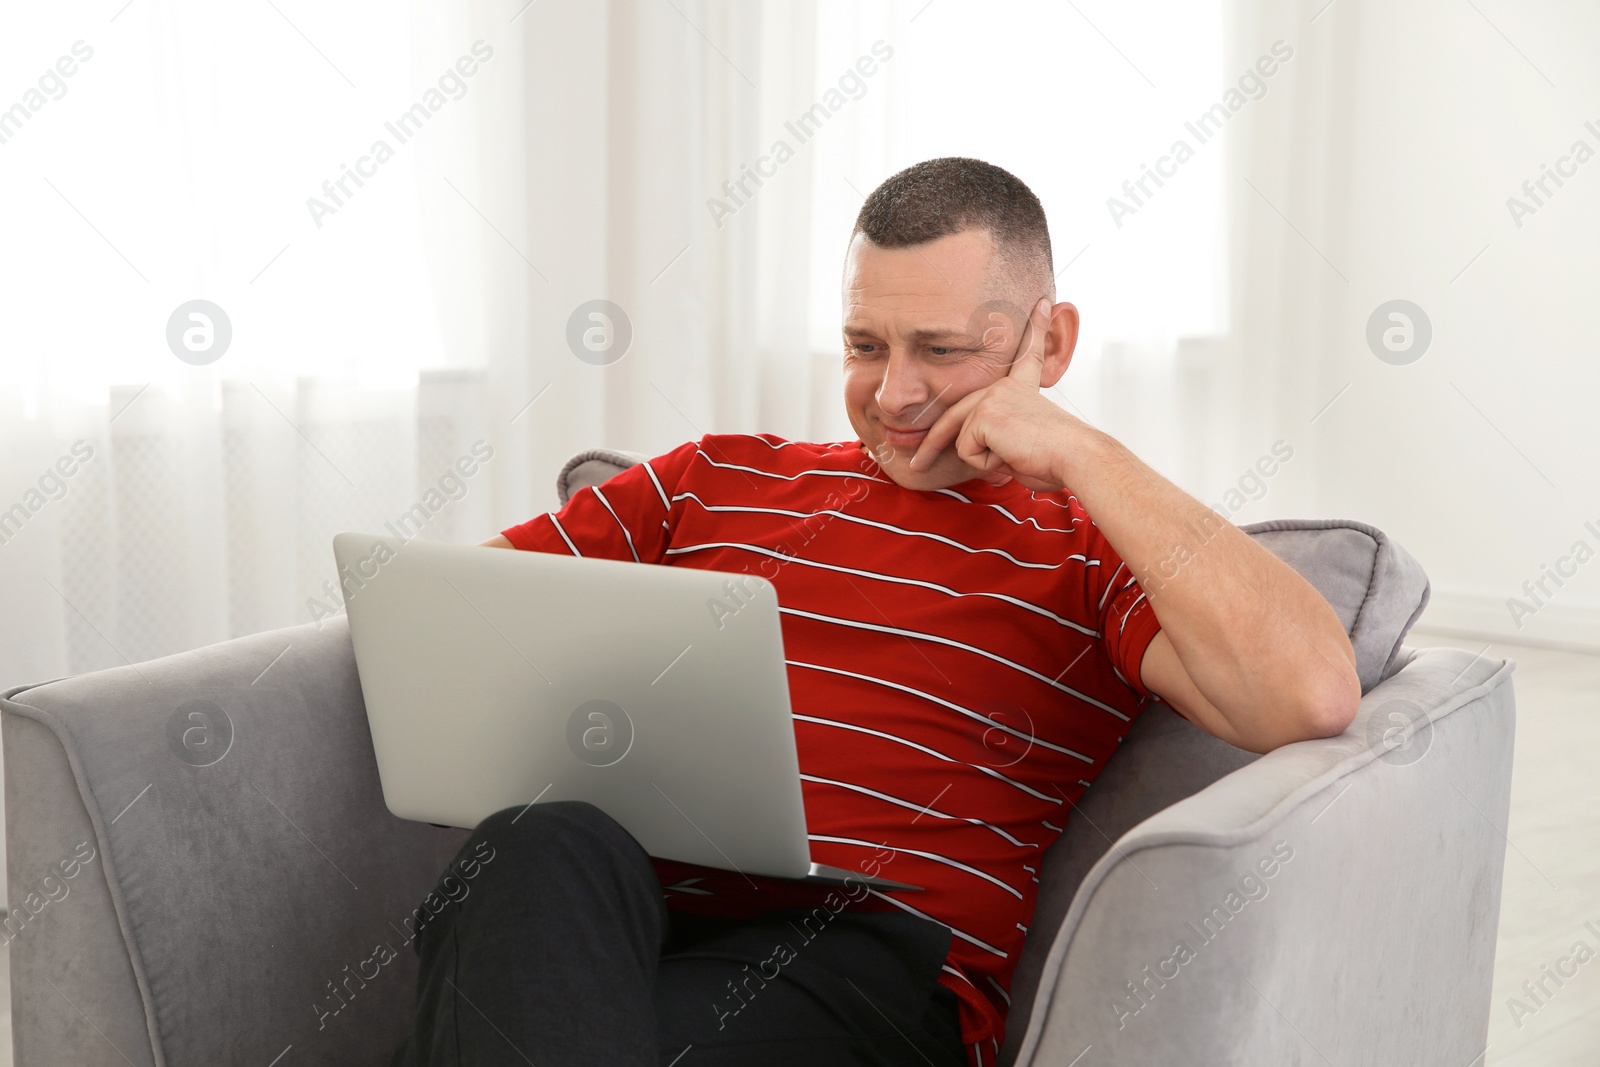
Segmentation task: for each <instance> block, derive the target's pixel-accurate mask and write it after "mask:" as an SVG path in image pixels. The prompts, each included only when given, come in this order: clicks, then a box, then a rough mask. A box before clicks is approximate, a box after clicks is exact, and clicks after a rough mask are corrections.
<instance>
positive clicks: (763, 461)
mask: <svg viewBox="0 0 1600 1067" xmlns="http://www.w3.org/2000/svg"><path fill="white" fill-rule="evenodd" d="M691 443H692V444H693V445H694V446H695V448H696V449H697V450H698V452H699V453H700V454H701V455H702V456H703V457H704V458H705V459H707V460H709V461H711V463H712V464H713V465H716V464H728V463H734V464H737V465H739V466H748V467H754V468H756V469H757V470H763V471H788V470H794V469H806V468H810V467H829V468H837V467H841V466H847V465H851V464H852V463H854V461H856V460H859V459H860V458H861V452H860V449H859V443H858V442H857V441H855V440H851V441H791V440H789V439H788V438H785V437H780V436H778V435H777V434H773V433H708V434H706V435H705V436H704V437H701V438H700V439H699V440H698V441H695V442H691ZM857 465H859V464H857Z"/></svg>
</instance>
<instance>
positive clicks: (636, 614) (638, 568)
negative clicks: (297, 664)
mask: <svg viewBox="0 0 1600 1067" xmlns="http://www.w3.org/2000/svg"><path fill="white" fill-rule="evenodd" d="M333 551H334V557H335V559H336V560H337V564H338V568H339V580H340V585H341V588H342V589H343V591H344V599H345V607H346V611H347V613H348V615H349V622H350V637H351V640H352V642H353V644H354V646H355V657H356V667H357V670H358V672H359V674H360V678H361V691H362V694H363V696H364V697H365V698H366V705H367V724H368V726H369V727H370V729H371V731H372V747H373V749H374V751H375V752H376V754H377V759H378V774H379V777H380V779H381V780H382V783H383V797H384V802H385V803H386V804H387V805H388V807H389V810H390V811H392V812H393V813H394V814H396V815H398V816H400V817H401V818H405V819H415V820H418V821H421V822H430V823H439V824H445V825H450V826H463V827H470V826H475V825H477V824H478V822H479V821H481V820H482V819H483V818H484V817H485V816H487V815H489V814H492V813H493V812H496V811H500V810H501V809H503V808H509V807H514V806H518V805H526V806H531V805H533V804H535V803H543V802H549V801H552V800H585V801H588V802H589V803H591V804H594V805H595V806H596V807H598V808H600V809H601V810H602V811H604V812H606V813H607V814H608V815H610V816H611V817H612V818H614V819H616V820H617V821H618V822H619V823H621V824H622V826H623V827H624V828H625V829H627V830H628V832H629V833H631V834H632V835H633V836H634V837H635V838H636V839H637V840H638V841H639V843H640V844H641V845H643V846H644V849H645V851H646V852H648V853H649V854H650V855H652V856H656V857H659V858H661V859H670V860H681V861H684V862H687V863H695V864H700V865H703V866H707V867H715V868H719V869H722V870H732V871H738V872H741V873H744V874H760V875H768V876H771V877H776V878H791V879H797V880H803V881H812V882H821V883H827V884H833V885H839V884H843V883H844V882H845V880H846V879H852V880H854V881H857V882H862V883H865V884H867V885H869V886H872V887H874V888H879V889H900V890H915V889H919V888H920V887H919V886H913V885H907V884H905V883H904V882H895V881H891V880H888V879H885V878H882V877H881V876H880V877H868V876H867V875H866V874H865V873H864V872H859V871H851V870H848V869H845V868H839V867H828V866H825V865H822V864H817V863H813V862H812V861H811V853H810V847H809V843H808V842H807V840H806V823H805V809H804V806H803V803H802V800H801V792H800V768H799V762H798V760H797V758H796V753H795V739H794V722H793V720H792V718H791V715H790V710H789V689H788V679H787V676H786V673H785V668H784V662H783V635H782V631H781V629H780V627H779V623H778V600H777V594H776V593H775V592H774V590H773V587H772V584H771V583H770V582H767V581H765V580H764V579H762V578H759V577H756V576H754V575H750V574H740V573H733V572H723V571H706V570H696V569H694V568H690V567H666V566H655V565H651V564H640V563H623V562H617V561H615V560H604V559H578V558H574V557H571V556H559V555H553V554H550V553H544V552H519V551H511V550H506V549H495V548H484V547H480V546H476V545H451V544H443V543H439V542H430V541H423V540H420V539H412V540H401V539H398V538H395V537H390V536H387V535H381V534H364V533H340V534H337V535H336V536H335V537H334V539H333Z"/></svg>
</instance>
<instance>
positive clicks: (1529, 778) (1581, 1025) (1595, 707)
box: [1406, 632, 1600, 1067]
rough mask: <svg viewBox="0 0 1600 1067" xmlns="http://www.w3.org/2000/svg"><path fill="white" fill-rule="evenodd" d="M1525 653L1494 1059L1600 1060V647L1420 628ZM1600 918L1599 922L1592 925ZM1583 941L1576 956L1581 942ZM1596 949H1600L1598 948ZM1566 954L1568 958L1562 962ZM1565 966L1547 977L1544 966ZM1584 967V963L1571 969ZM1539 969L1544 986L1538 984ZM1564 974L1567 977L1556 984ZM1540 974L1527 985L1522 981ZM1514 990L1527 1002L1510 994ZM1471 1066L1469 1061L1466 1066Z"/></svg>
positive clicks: (1518, 1064)
mask: <svg viewBox="0 0 1600 1067" xmlns="http://www.w3.org/2000/svg"><path fill="white" fill-rule="evenodd" d="M1406 643H1407V644H1409V645H1413V646H1416V647H1419V648H1421V647H1431V646H1435V645H1454V646H1456V647H1459V648H1465V649H1468V650H1469V651H1471V652H1474V653H1476V652H1480V651H1482V652H1484V655H1486V656H1493V657H1495V658H1497V659H1512V660H1515V661H1516V662H1517V670H1516V674H1515V675H1513V676H1512V684H1513V685H1514V686H1515V687H1516V693H1517V742H1516V753H1515V756H1514V759H1513V765H1512V778H1511V817H1510V825H1509V826H1508V827H1507V829H1506V840H1507V843H1508V845H1509V847H1508V848H1507V849H1506V866H1505V881H1504V883H1503V891H1502V896H1501V900H1500V935H1499V940H1498V943H1497V946H1496V950H1495V966H1494V996H1493V1001H1492V1004H1491V1007H1490V1010H1489V1048H1488V1054H1487V1056H1485V1058H1484V1063H1485V1065H1486V1067H1579V1065H1582V1067H1594V1064H1597V1063H1600V933H1597V932H1596V931H1600V849H1597V848H1596V845H1597V844H1600V788H1597V786H1596V778H1597V775H1596V767H1595V763H1596V758H1597V757H1600V715H1597V714H1596V712H1597V711H1600V656H1595V655H1586V654H1582V653H1576V652H1561V651H1554V650H1551V649H1543V648H1531V647H1528V646H1524V645H1511V644H1493V645H1489V646H1488V648H1487V651H1485V644H1486V642H1484V641H1482V640H1474V639H1471V638H1458V637H1447V636H1441V635H1436V634H1424V633H1415V632H1414V633H1413V634H1411V635H1410V636H1409V637H1408V638H1407V639H1406ZM1585 923H1592V924H1593V926H1594V930H1590V929H1588V928H1586V927H1585V925H1584V924H1585ZM1580 941H1582V942H1583V943H1584V944H1585V945H1586V946H1587V952H1586V953H1583V954H1582V958H1583V960H1585V961H1586V962H1584V963H1582V964H1580V963H1579V962H1578V958H1577V956H1574V953H1573V949H1574V947H1575V946H1576V945H1577V944H1578V942H1580ZM1590 957H1594V958H1592V959H1591V958H1590ZM1563 960H1567V961H1568V962H1565V963H1562V962H1561V961H1563ZM1546 967H1548V968H1550V970H1551V972H1552V973H1555V974H1558V975H1559V974H1560V972H1561V971H1562V970H1565V971H1566V972H1567V976H1565V977H1560V978H1559V979H1551V978H1548V977H1546V976H1545V973H1544V969H1545V968H1546ZM1574 968H1576V973H1575V974H1574V973H1573V970H1574ZM1541 979H1543V980H1544V988H1545V990H1546V991H1548V993H1549V995H1548V996H1547V995H1546V994H1545V993H1544V992H1540V991H1539V990H1538V988H1537V983H1538V982H1539V981H1540V980H1541ZM1558 981H1559V984H1558ZM1525 982H1531V983H1534V984H1535V988H1534V990H1533V994H1532V995H1530V994H1529V993H1528V992H1527V991H1526V990H1524V988H1523V983H1525ZM1513 998H1515V1000H1516V1001H1517V1002H1520V1003H1521V1004H1522V1005H1524V1007H1523V1008H1519V1007H1517V1004H1516V1003H1508V1002H1510V1001H1512V999H1513ZM1462 1067H1468V1065H1465V1064H1464V1065H1462Z"/></svg>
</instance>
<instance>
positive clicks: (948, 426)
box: [908, 389, 983, 471]
mask: <svg viewBox="0 0 1600 1067" xmlns="http://www.w3.org/2000/svg"><path fill="white" fill-rule="evenodd" d="M982 394H983V390H982V389H974V390H973V391H972V392H970V393H968V394H967V395H966V396H964V397H962V398H961V399H960V400H957V401H956V402H955V403H954V404H951V405H950V406H949V407H948V408H945V410H944V414H942V415H940V416H939V417H938V419H936V420H934V423H933V425H932V426H931V427H929V429H928V433H927V435H926V436H925V437H923V439H922V442H921V443H920V444H918V445H917V450H916V452H914V453H912V456H911V459H910V460H909V461H908V462H909V465H910V467H911V469H912V470H914V471H915V470H922V469H923V468H924V467H928V466H931V465H932V464H933V460H934V457H935V456H937V455H938V454H939V453H940V452H942V451H944V449H945V448H946V447H947V446H948V445H949V444H950V443H951V442H952V441H954V440H955V439H956V435H957V434H959V433H960V432H961V427H962V425H963V424H965V423H966V421H967V415H968V414H969V413H970V412H971V411H972V409H973V407H974V405H976V404H977V403H978V400H979V398H980V397H981V396H982ZM923 457H926V458H925V459H924V458H923ZM919 460H922V463H921V465H920V466H919V465H918V461H919Z"/></svg>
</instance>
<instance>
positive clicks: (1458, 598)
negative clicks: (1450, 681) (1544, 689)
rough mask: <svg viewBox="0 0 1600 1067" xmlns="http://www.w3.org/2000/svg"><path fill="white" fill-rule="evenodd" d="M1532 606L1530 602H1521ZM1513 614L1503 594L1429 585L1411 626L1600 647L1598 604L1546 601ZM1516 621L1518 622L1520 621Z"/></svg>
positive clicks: (1533, 642) (1549, 644)
mask: <svg viewBox="0 0 1600 1067" xmlns="http://www.w3.org/2000/svg"><path fill="white" fill-rule="evenodd" d="M1524 603H1525V604H1527V605H1529V606H1531V604H1532V602H1531V601H1526V600H1525V601H1524ZM1519 616H1520V617H1516V618H1514V617H1513V615H1512V612H1511V609H1510V608H1509V607H1508V606H1507V604H1506V598H1505V597H1496V596H1493V595H1490V594H1488V593H1481V592H1474V591H1470V590H1452V589H1434V590H1433V595H1432V596H1431V597H1430V598H1429V600H1428V608H1427V610H1426V611H1424V612H1423V614H1422V618H1421V619H1419V620H1418V621H1417V626H1416V628H1417V629H1418V630H1419V631H1424V632H1427V633H1437V634H1448V635H1451V636H1458V637H1477V638H1481V639H1483V640H1485V641H1510V642H1512V643H1515V644H1524V645H1544V646H1546V647H1550V648H1567V649H1573V650H1575V651H1579V652H1600V604H1596V603H1594V602H1593V601H1580V600H1578V599H1577V598H1572V599H1571V600H1561V599H1556V600H1551V601H1547V602H1546V603H1545V604H1544V605H1543V606H1542V607H1539V608H1536V609H1535V610H1534V611H1533V612H1532V613H1531V614H1528V613H1520V612H1519ZM1519 623H1520V625H1519Z"/></svg>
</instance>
